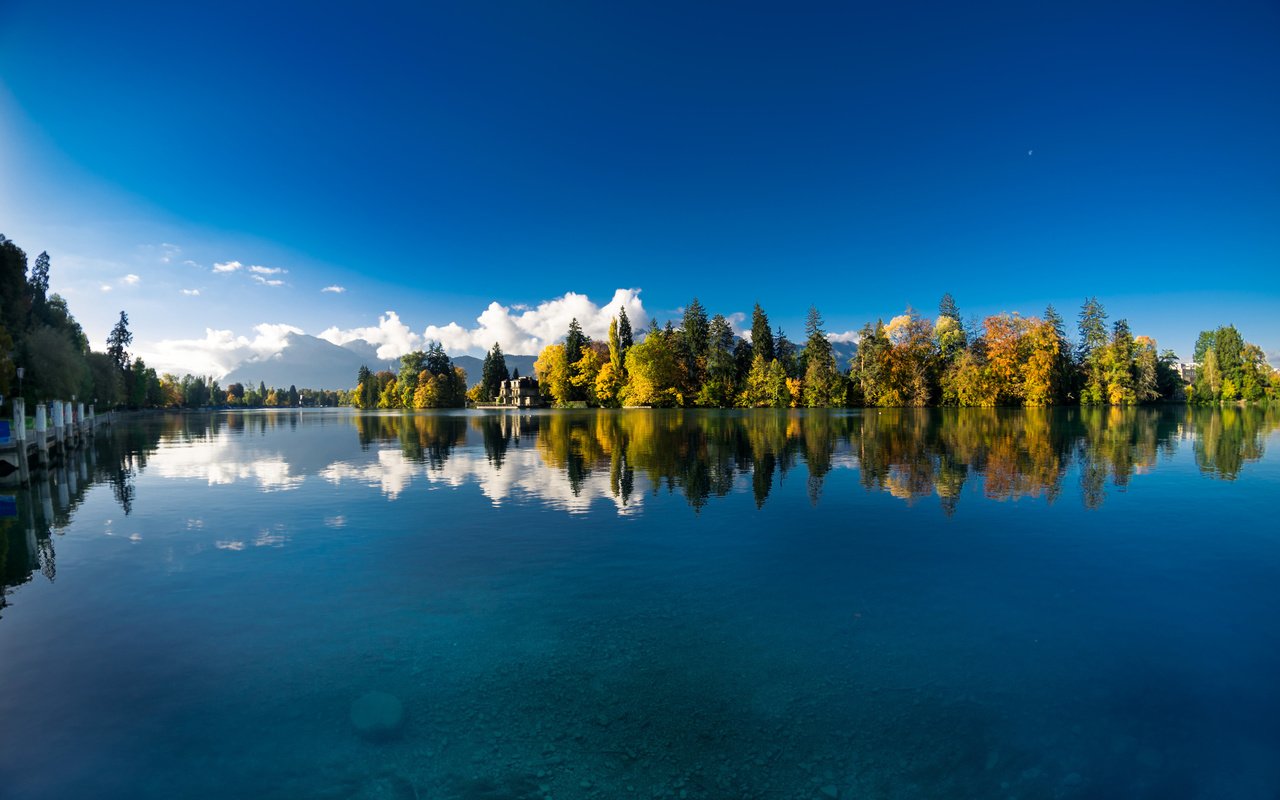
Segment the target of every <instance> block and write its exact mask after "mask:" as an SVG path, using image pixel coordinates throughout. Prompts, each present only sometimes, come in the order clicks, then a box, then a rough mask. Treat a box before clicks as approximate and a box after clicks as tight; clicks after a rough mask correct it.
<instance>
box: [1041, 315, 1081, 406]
mask: <svg viewBox="0 0 1280 800" xmlns="http://www.w3.org/2000/svg"><path fill="white" fill-rule="evenodd" d="M1044 322H1045V324H1046V325H1047V326H1049V331H1051V332H1052V336H1053V339H1054V341H1055V342H1056V343H1057V346H1058V354H1057V356H1056V357H1055V359H1054V369H1053V389H1052V392H1051V394H1050V397H1049V402H1051V403H1058V402H1061V401H1062V400H1065V399H1069V398H1072V397H1074V396H1075V386H1074V385H1073V383H1072V377H1073V376H1074V374H1075V369H1074V363H1073V360H1072V358H1071V346H1070V345H1069V344H1068V342H1067V329H1066V327H1064V323H1063V320H1062V315H1061V314H1059V313H1058V309H1056V308H1054V307H1053V304H1052V303H1050V304H1049V305H1047V306H1045V309H1044Z"/></svg>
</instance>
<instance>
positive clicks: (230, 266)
mask: <svg viewBox="0 0 1280 800" xmlns="http://www.w3.org/2000/svg"><path fill="white" fill-rule="evenodd" d="M243 268H244V264H241V263H240V262H239V261H223V262H222V263H220V264H214V265H213V271H214V272H239V271H240V270H241V269H243Z"/></svg>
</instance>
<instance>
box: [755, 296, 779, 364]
mask: <svg viewBox="0 0 1280 800" xmlns="http://www.w3.org/2000/svg"><path fill="white" fill-rule="evenodd" d="M751 350H752V352H753V354H754V355H758V356H760V357H761V358H763V359H764V363H765V364H768V363H769V362H770V361H772V360H773V359H774V357H775V356H774V352H773V331H772V330H770V329H769V316H768V315H767V314H765V313H764V309H763V308H761V307H760V304H759V303H756V306H755V308H754V309H752V311H751Z"/></svg>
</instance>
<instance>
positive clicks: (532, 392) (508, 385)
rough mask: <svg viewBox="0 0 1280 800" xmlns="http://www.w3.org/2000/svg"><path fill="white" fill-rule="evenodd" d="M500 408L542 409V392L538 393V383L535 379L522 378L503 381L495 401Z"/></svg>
mask: <svg viewBox="0 0 1280 800" xmlns="http://www.w3.org/2000/svg"><path fill="white" fill-rule="evenodd" d="M495 402H496V403H497V404H498V405H500V406H514V407H517V408H541V407H542V392H540V391H538V382H537V381H535V380H534V379H533V378H526V377H524V376H521V377H519V378H512V379H511V380H509V381H503V382H502V385H501V386H500V387H499V389H498V398H497V400H496V401H495Z"/></svg>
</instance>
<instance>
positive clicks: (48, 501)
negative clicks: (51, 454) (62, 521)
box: [37, 472, 53, 528]
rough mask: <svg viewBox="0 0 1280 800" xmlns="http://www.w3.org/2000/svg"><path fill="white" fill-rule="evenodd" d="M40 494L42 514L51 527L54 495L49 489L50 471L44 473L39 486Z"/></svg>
mask: <svg viewBox="0 0 1280 800" xmlns="http://www.w3.org/2000/svg"><path fill="white" fill-rule="evenodd" d="M37 492H38V493H39V495H40V514H41V515H42V516H43V517H44V522H45V524H46V525H48V526H49V527H50V528H52V527H53V496H52V493H51V492H50V491H49V473H48V472H46V473H44V478H42V479H41V481H40V486H39V487H38V488H37Z"/></svg>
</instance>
